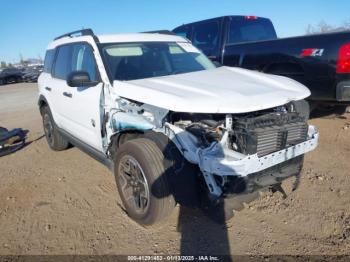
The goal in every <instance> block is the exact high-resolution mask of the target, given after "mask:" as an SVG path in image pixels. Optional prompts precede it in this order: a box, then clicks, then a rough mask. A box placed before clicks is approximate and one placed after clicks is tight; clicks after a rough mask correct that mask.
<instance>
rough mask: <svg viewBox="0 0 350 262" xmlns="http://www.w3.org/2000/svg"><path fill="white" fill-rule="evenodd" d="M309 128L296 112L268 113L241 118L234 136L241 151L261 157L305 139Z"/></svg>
mask: <svg viewBox="0 0 350 262" xmlns="http://www.w3.org/2000/svg"><path fill="white" fill-rule="evenodd" d="M307 130H308V125H307V123H306V122H305V121H304V120H303V118H301V117H299V116H298V115H296V114H294V113H286V114H284V115H280V114H268V115H264V116H260V117H256V118H247V119H239V120H238V121H237V123H236V127H235V129H234V138H235V143H236V145H237V147H238V151H239V152H241V153H244V154H248V155H250V154H255V153H257V154H258V156H259V157H261V156H265V155H267V154H270V153H273V152H276V151H279V150H282V149H284V148H286V147H288V146H291V145H294V144H297V143H300V142H303V141H305V140H306V138H307Z"/></svg>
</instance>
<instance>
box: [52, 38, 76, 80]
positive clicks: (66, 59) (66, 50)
mask: <svg viewBox="0 0 350 262" xmlns="http://www.w3.org/2000/svg"><path fill="white" fill-rule="evenodd" d="M71 61H72V46H71V45H64V46H61V47H59V48H58V53H57V58H56V62H55V67H54V72H53V75H54V77H56V78H60V79H64V80H66V79H67V76H68V74H69V73H70V72H71V64H72V63H71Z"/></svg>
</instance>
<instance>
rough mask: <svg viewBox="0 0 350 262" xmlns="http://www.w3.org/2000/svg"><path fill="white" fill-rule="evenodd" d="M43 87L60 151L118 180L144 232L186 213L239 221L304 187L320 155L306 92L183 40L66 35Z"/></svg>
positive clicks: (52, 52) (50, 51)
mask: <svg viewBox="0 0 350 262" xmlns="http://www.w3.org/2000/svg"><path fill="white" fill-rule="evenodd" d="M38 84H39V107H40V112H41V114H42V118H43V126H44V131H45V135H46V138H47V142H48V144H49V146H50V147H51V148H52V149H53V150H64V149H67V148H68V146H69V145H70V144H72V145H75V146H77V147H79V148H80V149H82V150H83V151H85V152H86V153H88V154H89V155H90V156H92V157H94V158H95V159H97V160H99V161H101V162H102V163H104V164H105V165H107V166H108V167H109V168H111V170H112V171H113V172H114V175H115V178H116V183H117V187H118V191H119V194H120V197H121V199H122V202H123V204H124V207H125V209H126V211H127V213H128V214H129V216H130V217H131V218H132V219H134V220H135V221H137V222H138V223H139V224H141V225H151V224H154V223H156V222H158V221H159V220H161V219H163V218H164V217H166V216H167V215H169V214H170V213H171V210H172V209H173V208H174V206H175V205H176V203H179V204H181V205H191V206H197V205H199V206H201V207H205V208H204V209H205V210H210V212H211V213H212V214H214V216H215V214H219V213H220V214H221V213H223V214H224V215H223V218H224V219H228V218H230V217H232V215H233V210H240V209H242V208H243V203H244V202H249V201H252V200H253V199H254V198H256V196H257V192H259V191H260V190H264V189H268V188H270V189H281V187H280V185H281V183H282V181H283V180H284V179H286V178H288V177H291V176H296V178H298V177H299V174H300V172H301V168H302V164H303V155H304V154H305V153H307V152H309V151H311V150H313V149H315V147H316V146H317V143H318V133H317V130H316V129H315V127H314V126H312V125H308V124H307V118H308V107H307V103H306V102H305V101H304V100H303V99H304V98H306V97H308V96H309V95H310V92H309V90H308V89H307V88H306V87H304V86H303V85H301V84H300V83H298V82H296V81H294V80H292V79H289V78H286V77H281V76H276V75H267V74H263V73H258V72H253V71H249V70H245V69H240V68H230V67H224V66H223V67H218V68H217V67H216V66H215V65H214V64H213V63H212V62H210V60H208V59H207V57H206V56H205V55H203V54H202V53H201V52H200V51H199V50H198V49H197V48H195V47H194V46H192V44H191V43H190V42H189V41H188V40H186V39H184V38H182V37H179V36H174V35H167V34H159V33H139V34H122V35H101V36H96V35H94V33H93V32H92V30H91V29H84V30H80V31H76V32H72V33H68V34H65V35H63V36H60V37H58V38H56V39H55V40H54V41H53V42H52V43H50V44H49V46H48V48H47V52H46V57H45V65H44V72H43V73H42V74H41V75H40V77H39V81H38ZM212 211H213V212H212Z"/></svg>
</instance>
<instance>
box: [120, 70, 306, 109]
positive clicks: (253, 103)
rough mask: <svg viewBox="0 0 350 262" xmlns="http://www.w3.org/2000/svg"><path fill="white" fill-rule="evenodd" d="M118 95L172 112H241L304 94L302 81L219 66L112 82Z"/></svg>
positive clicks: (296, 98) (279, 102)
mask: <svg viewBox="0 0 350 262" xmlns="http://www.w3.org/2000/svg"><path fill="white" fill-rule="evenodd" d="M113 86H114V88H115V92H116V94H117V95H118V96H120V97H124V98H128V99H131V100H135V101H138V102H142V103H146V104H150V105H153V106H157V107H161V108H165V109H168V110H171V111H175V112H192V113H245V112H252V111H258V110H263V109H267V108H272V107H276V106H280V105H283V104H286V103H288V102H290V101H293V100H300V99H304V98H306V97H308V96H309V95H310V91H309V90H308V89H307V88H306V87H305V86H303V85H302V84H300V83H298V82H296V81H294V80H292V79H289V78H286V77H282V76H276V75H269V74H263V73H259V72H255V71H251V70H246V69H241V68H232V67H225V66H223V67H219V68H215V69H210V70H203V71H198V72H192V73H185V74H178V75H170V76H162V77H154V78H147V79H139V80H132V81H114V83H113Z"/></svg>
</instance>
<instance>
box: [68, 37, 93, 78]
mask: <svg viewBox="0 0 350 262" xmlns="http://www.w3.org/2000/svg"><path fill="white" fill-rule="evenodd" d="M71 68H72V71H80V70H81V71H86V72H88V73H89V76H90V79H91V80H92V81H97V80H98V76H97V72H96V68H97V67H96V62H95V58H94V53H93V50H92V48H91V46H89V45H87V44H75V45H74V46H73V53H72V64H71Z"/></svg>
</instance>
